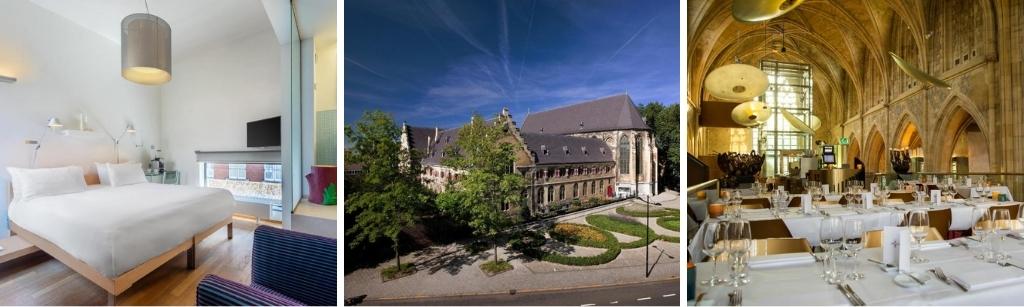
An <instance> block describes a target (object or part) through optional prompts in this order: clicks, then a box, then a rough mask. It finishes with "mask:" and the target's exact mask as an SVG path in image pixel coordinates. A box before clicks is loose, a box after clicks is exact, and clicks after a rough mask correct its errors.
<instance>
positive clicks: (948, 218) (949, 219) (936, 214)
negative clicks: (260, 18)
mask: <svg viewBox="0 0 1024 307" xmlns="http://www.w3.org/2000/svg"><path fill="white" fill-rule="evenodd" d="M909 214H910V213H909V212H908V213H907V218H906V219H904V221H909V220H910V219H909V217H910V215H909ZM952 223H953V210H952V209H949V208H946V209H942V210H928V224H929V225H930V226H932V228H935V229H938V230H939V234H941V235H942V239H943V240H946V239H949V237H948V236H949V225H950V224H952Z"/></svg>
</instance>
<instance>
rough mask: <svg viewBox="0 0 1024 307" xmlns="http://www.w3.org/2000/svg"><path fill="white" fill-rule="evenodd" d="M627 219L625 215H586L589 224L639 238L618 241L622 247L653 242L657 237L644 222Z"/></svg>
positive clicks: (633, 246)
mask: <svg viewBox="0 0 1024 307" xmlns="http://www.w3.org/2000/svg"><path fill="white" fill-rule="evenodd" d="M627 219H628V218H626V217H618V218H616V217H612V216H608V215H600V214H595V215H590V216H587V223H590V224H591V225H594V226H597V227H598V228H601V229H604V230H608V231H614V232H618V233H623V234H627V235H631V236H634V237H639V238H640V239H639V240H636V241H633V242H624V243H619V246H620V247H622V248H637V247H641V246H644V245H647V244H650V243H651V242H654V240H657V239H658V234H656V233H654V231H653V230H651V229H650V228H648V227H647V226H645V225H644V224H640V223H639V222H636V221H633V220H627ZM645 231H648V232H650V237H648V236H647V233H646V232H645Z"/></svg>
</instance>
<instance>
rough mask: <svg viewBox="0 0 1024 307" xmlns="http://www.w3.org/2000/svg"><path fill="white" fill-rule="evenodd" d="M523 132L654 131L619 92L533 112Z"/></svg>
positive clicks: (525, 123)
mask: <svg viewBox="0 0 1024 307" xmlns="http://www.w3.org/2000/svg"><path fill="white" fill-rule="evenodd" d="M521 130H522V132H523V133H544V134H570V133H580V132H595V131H608V130H651V128H650V127H649V126H647V124H646V123H644V119H643V116H640V111H638V110H637V109H636V106H635V105H634V104H633V99H631V98H629V95H626V94H619V95H614V96H608V97H603V98H598V99H596V100H591V101H586V102H581V103H577V104H573V105H570V106H565V107H561V108H557V109H552V110H548V111H544V112H539V113H532V114H529V115H527V116H526V119H525V120H523V127H522V128H521Z"/></svg>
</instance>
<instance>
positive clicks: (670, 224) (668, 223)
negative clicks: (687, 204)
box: [658, 216, 679, 231]
mask: <svg viewBox="0 0 1024 307" xmlns="http://www.w3.org/2000/svg"><path fill="white" fill-rule="evenodd" d="M658 226H661V227H662V228H665V229H668V230H674V231H679V217H678V216H663V217H659V218H658Z"/></svg>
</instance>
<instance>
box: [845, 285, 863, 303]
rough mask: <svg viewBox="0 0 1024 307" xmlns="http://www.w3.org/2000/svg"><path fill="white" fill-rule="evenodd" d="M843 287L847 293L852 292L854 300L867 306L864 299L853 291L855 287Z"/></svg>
mask: <svg viewBox="0 0 1024 307" xmlns="http://www.w3.org/2000/svg"><path fill="white" fill-rule="evenodd" d="M843 287H844V288H846V291H848V292H850V295H853V298H855V299H857V301H858V302H860V305H861V306H864V305H867V303H864V299H861V298H860V295H857V292H856V291H853V287H850V284H843Z"/></svg>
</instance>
